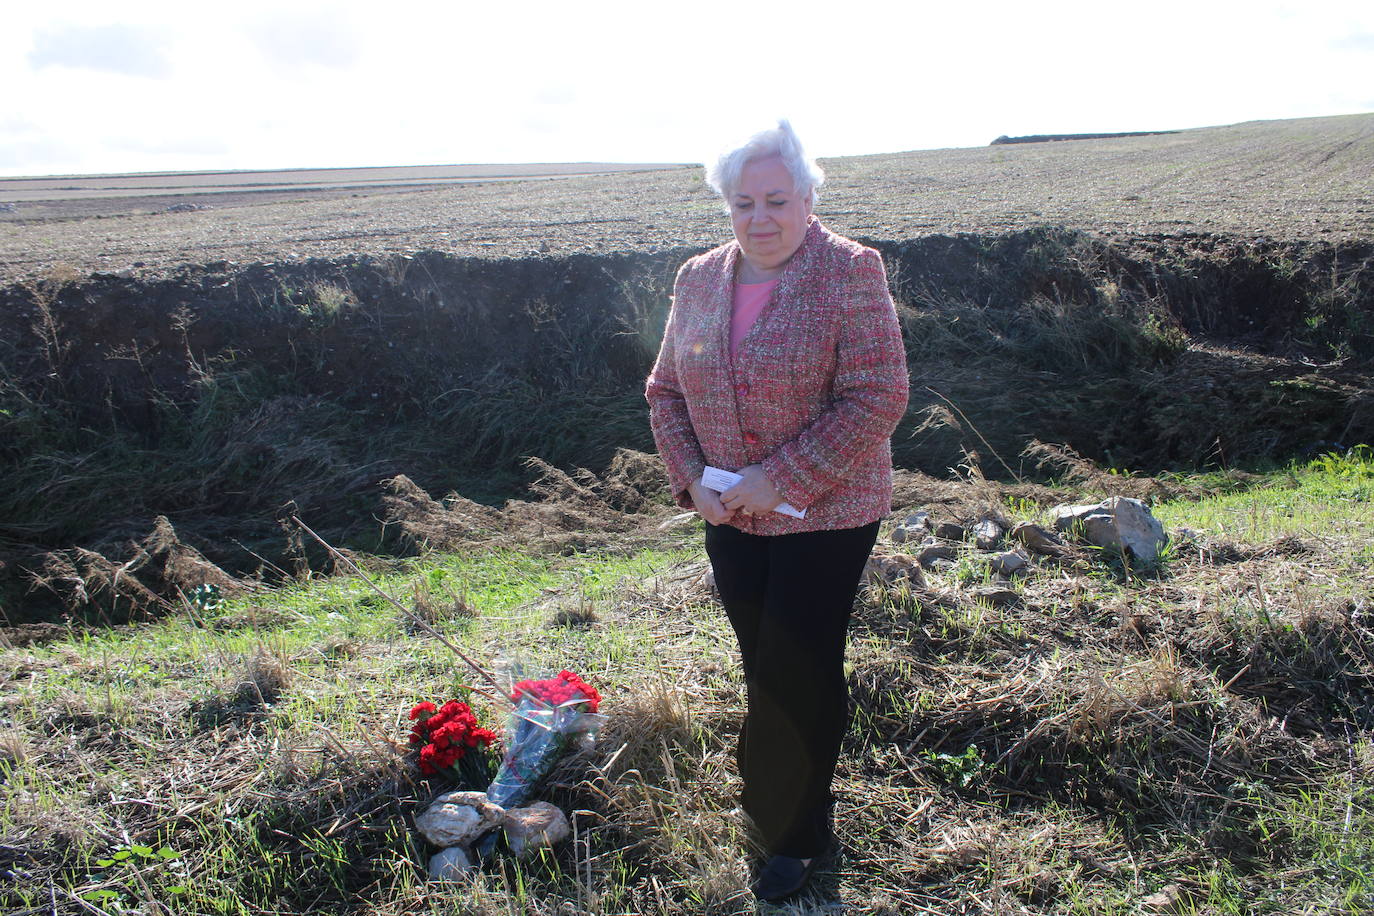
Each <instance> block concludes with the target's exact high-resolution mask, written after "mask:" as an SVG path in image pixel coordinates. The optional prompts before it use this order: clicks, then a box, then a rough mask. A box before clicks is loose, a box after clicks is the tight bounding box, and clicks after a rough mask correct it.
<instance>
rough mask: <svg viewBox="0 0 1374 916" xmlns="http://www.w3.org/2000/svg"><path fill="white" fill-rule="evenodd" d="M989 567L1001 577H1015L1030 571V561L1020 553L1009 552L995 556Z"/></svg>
mask: <svg viewBox="0 0 1374 916" xmlns="http://www.w3.org/2000/svg"><path fill="white" fill-rule="evenodd" d="M988 565H989V566H991V567H992V571H993V572H995V573H997V575H999V576H1014V575H1016V574H1017V573H1023V572H1027V571H1028V568H1029V566H1030V559H1029V558H1028V557H1026V555H1025V554H1023V553H1021V552H1019V551H1016V550H1008V551H1007V552H1006V553H999V554H997V555H996V556H994V557H993V558H992V560H991V561H990V562H989V564H988Z"/></svg>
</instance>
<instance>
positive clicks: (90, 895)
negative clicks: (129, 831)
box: [80, 845, 187, 909]
mask: <svg viewBox="0 0 1374 916" xmlns="http://www.w3.org/2000/svg"><path fill="white" fill-rule="evenodd" d="M180 858H181V853H179V852H177V851H176V850H174V849H172V848H171V847H170V846H163V847H160V848H158V849H154V848H153V847H152V846H139V845H130V846H119V847H116V848H115V850H114V851H113V852H111V853H110V855H109V856H108V857H106V858H101V859H96V860H95V863H94V864H95V866H96V868H97V869H102V870H103V871H97V872H92V873H91V874H90V875H88V876H87V878H88V880H90V881H91V882H92V883H95V884H98V885H101V886H99V887H96V888H94V889H93V890H89V891H86V892H84V893H82V894H81V895H80V897H81V899H82V900H86V901H89V902H91V903H95V904H98V905H107V906H115V907H117V908H119V909H123V908H124V907H123V901H124V900H125V899H127V898H137V899H147V898H148V897H150V896H152V895H153V894H154V892H155V890H160V891H162V892H163V893H165V894H169V895H171V896H174V897H177V896H180V895H182V894H185V893H186V890H187V888H186V885H185V884H182V883H180V879H176V880H177V882H178V883H174V884H163V883H162V882H163V879H164V878H165V877H166V875H167V873H168V872H169V871H175V870H180V865H179V863H178V864H174V863H177V860H178V859H180ZM154 885H157V887H156V888H155V887H154Z"/></svg>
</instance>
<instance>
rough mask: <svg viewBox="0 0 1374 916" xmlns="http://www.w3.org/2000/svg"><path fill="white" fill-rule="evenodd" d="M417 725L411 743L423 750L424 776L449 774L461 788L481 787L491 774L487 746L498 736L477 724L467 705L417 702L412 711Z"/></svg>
mask: <svg viewBox="0 0 1374 916" xmlns="http://www.w3.org/2000/svg"><path fill="white" fill-rule="evenodd" d="M410 718H411V721H413V722H414V723H415V724H414V725H413V726H411V729H410V743H411V745H412V746H416V747H419V748H420V772H421V773H422V774H424V775H425V776H433V775H434V774H436V773H441V772H445V771H447V772H449V773H450V774H451V775H452V776H453V777H454V778H455V779H456V780H457V782H458V783H459V784H460V785H465V786H474V787H475V786H480V785H481V784H482V783H483V782H485V781H486V779H487V778H488V776H489V775H490V773H491V761H490V759H489V755H488V753H487V747H488V746H489V745H490V744H491V743H492V742H493V741H495V740H496V733H495V732H494V731H492V730H491V729H489V728H482V727H481V726H480V725H478V724H477V716H476V715H475V714H474V713H473V711H472V709H471V708H470V707H469V706H468V704H466V703H461V702H459V701H458V700H449V701H448V702H447V703H445V704H444V705H443V706H440V707H436V706H435V705H434V704H433V703H430V702H427V701H426V702H424V703H416V704H415V707H414V708H413V709H411V711H410Z"/></svg>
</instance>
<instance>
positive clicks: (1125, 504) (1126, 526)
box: [1054, 496, 1169, 561]
mask: <svg viewBox="0 0 1374 916" xmlns="http://www.w3.org/2000/svg"><path fill="white" fill-rule="evenodd" d="M1054 527H1055V530H1057V531H1069V530H1072V529H1074V528H1076V527H1081V529H1082V532H1083V537H1084V538H1085V539H1086V540H1087V541H1088V542H1089V543H1092V544H1095V545H1097V546H1098V547H1105V548H1115V549H1117V550H1120V551H1122V552H1129V553H1131V554H1132V555H1134V556H1135V558H1136V559H1138V560H1145V561H1150V560H1153V559H1155V558H1156V557H1158V556H1159V551H1160V549H1161V548H1163V547H1164V545H1165V544H1166V543H1168V540H1169V538H1168V536H1167V535H1165V533H1164V526H1163V525H1161V524H1160V523H1159V520H1158V519H1156V518H1155V517H1154V516H1153V515H1152V514H1151V513H1150V509H1149V507H1148V506H1146V505H1145V504H1144V503H1143V502H1141V501H1140V500H1138V499H1131V498H1129V497H1126V496H1113V497H1111V498H1110V499H1106V500H1103V501H1102V502H1101V503H1098V504H1096V505H1082V506H1055V508H1054Z"/></svg>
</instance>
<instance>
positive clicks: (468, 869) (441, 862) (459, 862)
mask: <svg viewBox="0 0 1374 916" xmlns="http://www.w3.org/2000/svg"><path fill="white" fill-rule="evenodd" d="M476 870H477V866H476V865H475V864H474V863H473V861H472V857H471V856H469V855H468V851H467V850H466V849H464V848H463V847H461V846H450V847H449V848H448V849H444V850H441V851H439V852H436V853H435V854H434V855H432V856H430V857H429V880H431V881H462V880H464V879H466V878H467V876H468V875H470V874H472V873H473V872H474V871H476Z"/></svg>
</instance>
